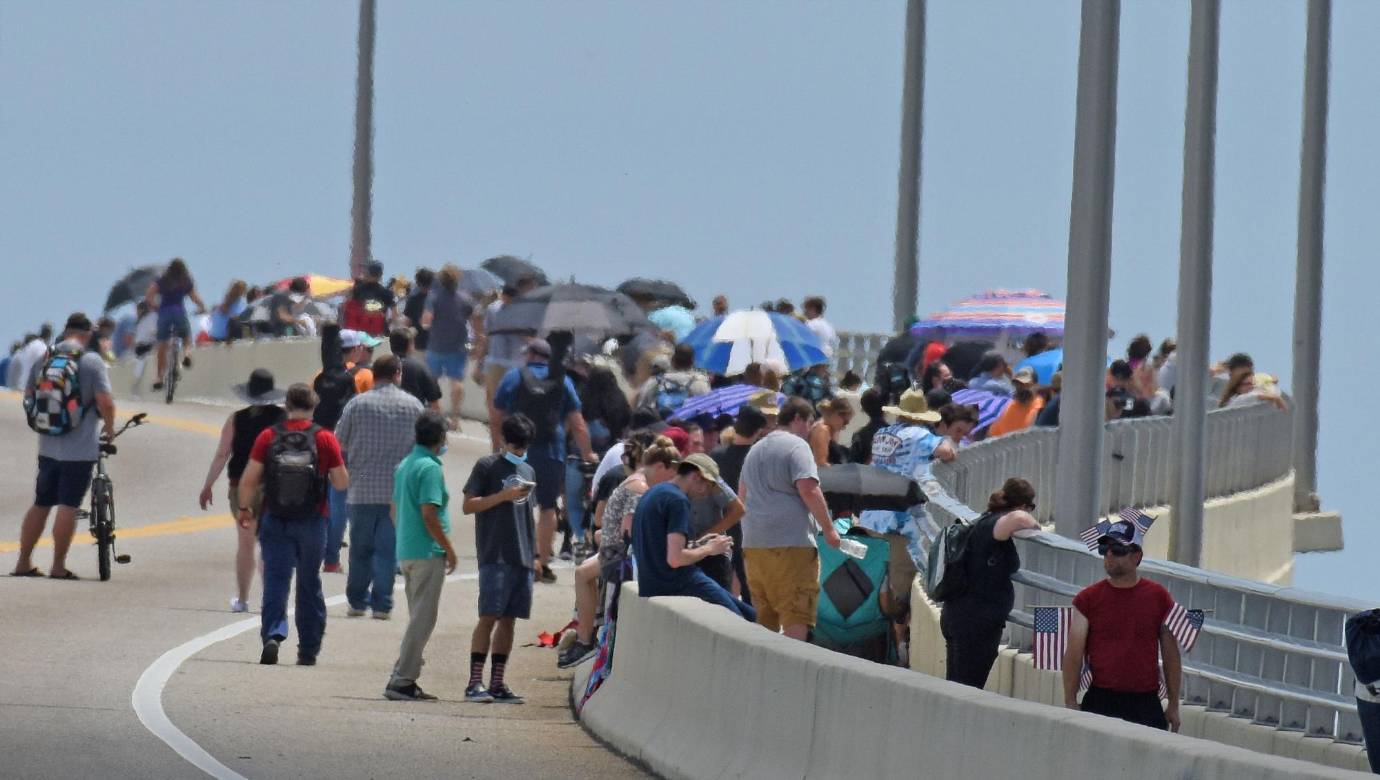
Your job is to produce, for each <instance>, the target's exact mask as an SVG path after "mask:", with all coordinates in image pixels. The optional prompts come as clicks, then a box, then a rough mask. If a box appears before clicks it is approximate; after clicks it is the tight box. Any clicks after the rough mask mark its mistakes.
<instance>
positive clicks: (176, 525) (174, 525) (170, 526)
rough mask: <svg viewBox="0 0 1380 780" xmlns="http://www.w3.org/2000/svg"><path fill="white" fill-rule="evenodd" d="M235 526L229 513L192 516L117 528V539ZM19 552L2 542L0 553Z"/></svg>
mask: <svg viewBox="0 0 1380 780" xmlns="http://www.w3.org/2000/svg"><path fill="white" fill-rule="evenodd" d="M234 524H235V522H234V518H232V517H231V516H230V514H229V513H228V512H225V513H222V514H218V515H190V516H187V517H179V518H178V519H176V520H171V521H169V522H166V523H153V524H152V525H143V526H139V527H138V528H116V529H115V539H116V541H117V542H118V541H119V540H121V539H134V538H138V537H145V536H179V535H181V534H194V533H198V532H200V531H210V530H214V529H216V528H229V527H231V526H233V525H234ZM86 536H90V534H89V533H87V532H86V528H85V527H81V528H78V529H77V533H76V535H75V536H74V537H73V538H72V542H73V544H77V543H84V542H85V538H84V537H86ZM37 546H38V547H52V546H53V538H52V537H51V536H45V537H43V538H42V539H39V540H38V545H37ZM17 550H19V542H0V553H9V552H16V551H17Z"/></svg>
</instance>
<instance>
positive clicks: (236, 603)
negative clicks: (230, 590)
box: [230, 598, 249, 612]
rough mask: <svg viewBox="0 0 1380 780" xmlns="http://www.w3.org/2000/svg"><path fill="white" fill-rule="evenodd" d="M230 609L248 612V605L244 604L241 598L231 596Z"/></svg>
mask: <svg viewBox="0 0 1380 780" xmlns="http://www.w3.org/2000/svg"><path fill="white" fill-rule="evenodd" d="M230 611H231V612H248V611H249V605H248V604H246V603H245V602H244V600H243V599H240V598H233V599H230Z"/></svg>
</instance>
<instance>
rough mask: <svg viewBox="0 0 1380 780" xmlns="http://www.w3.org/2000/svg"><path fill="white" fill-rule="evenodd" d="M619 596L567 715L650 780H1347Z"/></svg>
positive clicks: (725, 616) (703, 613) (692, 608)
mask: <svg viewBox="0 0 1380 780" xmlns="http://www.w3.org/2000/svg"><path fill="white" fill-rule="evenodd" d="M624 587H625V591H624V594H623V599H622V601H621V603H620V615H619V621H618V640H617V645H616V649H615V655H614V666H613V672H612V674H611V676H610V678H609V679H608V681H606V682H605V684H604V686H603V688H602V689H600V690H599V691H598V692H597V693H596V694H595V695H594V697H593V698H592V699H591V700H590V702H589V704H588V705H587V706H586V707H585V709H584V712H583V713H582V716H581V720H582V722H583V723H584V725H585V726H586V727H587V728H588V729H590V730H591V731H592V732H593V733H594V734H596V735H597V736H599V737H600V738H602V739H604V740H606V741H607V742H609V743H610V744H611V745H612V746H613V747H615V748H616V749H618V750H620V751H622V752H623V753H625V754H627V755H629V756H630V757H632V758H634V759H637V760H640V761H643V762H645V763H646V764H647V765H648V766H649V767H650V768H651V769H652V770H653V771H654V772H656V773H658V774H660V775H662V776H664V777H669V778H721V777H730V778H734V777H736V778H754V780H756V779H758V778H762V779H763V780H767V779H769V778H839V777H853V778H874V777H876V778H890V777H923V778H926V779H927V780H930V779H937V780H943V779H944V778H955V779H958V778H962V779H963V780H971V779H972V778H1006V777H1022V778H1030V779H1032V780H1038V778H1042V777H1049V778H1059V779H1060V780H1066V779H1067V778H1081V777H1094V776H1096V777H1120V778H1166V777H1179V778H1246V777H1249V778H1259V779H1260V780H1297V778H1300V777H1348V776H1355V775H1353V774H1351V773H1348V772H1343V771H1341V770H1335V769H1330V768H1327V767H1322V766H1318V765H1316V764H1304V763H1301V762H1298V761H1294V760H1288V759H1280V758H1274V757H1269V756H1263V755H1261V754H1259V753H1255V752H1252V751H1249V750H1245V749H1242V748H1238V747H1233V746H1228V745H1222V744H1217V743H1213V742H1208V741H1206V740H1201V739H1193V738H1191V737H1187V736H1182V735H1172V734H1166V733H1163V732H1159V731H1154V730H1152V729H1147V728H1144V727H1141V726H1135V725H1131V724H1127V723H1123V722H1120V721H1115V720H1110V719H1107V718H1103V717H1099V716H1096V715H1088V714H1086V713H1081V712H1073V711H1071V710H1067V709H1063V708H1053V707H1047V706H1044V705H1041V704H1036V703H1033V702H1030V701H1024V700H1021V699H1016V698H1009V697H1005V696H999V695H996V694H992V693H987V692H983V691H974V690H972V689H970V688H965V687H962V686H959V685H956V684H953V683H948V682H945V681H943V680H939V679H935V678H933V677H930V676H929V675H924V674H917V673H915V672H912V671H909V670H906V669H899V668H896V667H891V666H883V665H880V664H874V663H870V662H867V661H862V660H860V659H856V658H851V657H848V656H843V655H839V654H836V653H832V652H830V651H827V650H824V649H822V648H818V647H814V646H812V645H807V644H805V643H803V642H796V641H794V640H790V639H786V638H785V637H783V636H779V635H776V634H771V633H768V632H767V631H765V630H764V629H762V628H761V627H759V626H755V625H752V624H749V623H746V622H744V621H742V620H741V619H739V618H737V617H735V616H734V615H733V614H731V613H730V612H728V611H727V610H724V609H722V608H720V607H715V606H711V605H709V604H706V603H704V602H702V601H699V600H697V599H688V598H656V599H642V598H638V597H637V595H636V586H635V585H631V584H630V585H625V586H624ZM583 677H584V675H583V674H577V675H576V679H577V680H579V679H581V678H583Z"/></svg>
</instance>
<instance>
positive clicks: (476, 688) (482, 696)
mask: <svg viewBox="0 0 1380 780" xmlns="http://www.w3.org/2000/svg"><path fill="white" fill-rule="evenodd" d="M493 700H494V697H493V695H491V694H490V693H489V689H488V688H485V687H484V683H474V684H473V685H471V686H470V687H468V688H466V689H465V701H472V702H479V703H481V704H488V703H489V702H491V701H493Z"/></svg>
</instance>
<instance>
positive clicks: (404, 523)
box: [393, 445, 450, 561]
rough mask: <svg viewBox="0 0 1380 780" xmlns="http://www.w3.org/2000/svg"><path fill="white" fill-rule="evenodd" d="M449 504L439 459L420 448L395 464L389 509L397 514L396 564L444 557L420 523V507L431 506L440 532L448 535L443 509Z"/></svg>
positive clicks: (422, 522)
mask: <svg viewBox="0 0 1380 780" xmlns="http://www.w3.org/2000/svg"><path fill="white" fill-rule="evenodd" d="M448 503H450V493H448V492H446V477H445V473H444V472H443V471H442V469H441V459H440V458H439V457H437V456H436V453H434V452H432V451H431V450H429V449H426V448H425V447H422V446H421V445H416V446H414V447H413V448H412V452H410V453H408V455H407V457H406V458H403V461H402V463H399V464H398V468H397V471H395V472H394V473H393V506H394V507H396V510H395V511H396V513H397V521H398V527H397V537H398V560H400V561H407V560H416V559H418V558H440V557H442V556H444V555H445V554H446V550H445V548H444V547H442V546H441V545H439V544H437V543H436V540H435V539H433V538H431V534H430V533H429V532H428V531H427V530H426V522H425V521H424V520H422V505H423V504H433V505H435V506H436V507H438V508H439V509H440V512H441V528H442V529H443V530H444V531H445V532H446V535H447V536H449V535H450V518H449V517H447V516H446V505H447V504H448Z"/></svg>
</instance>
